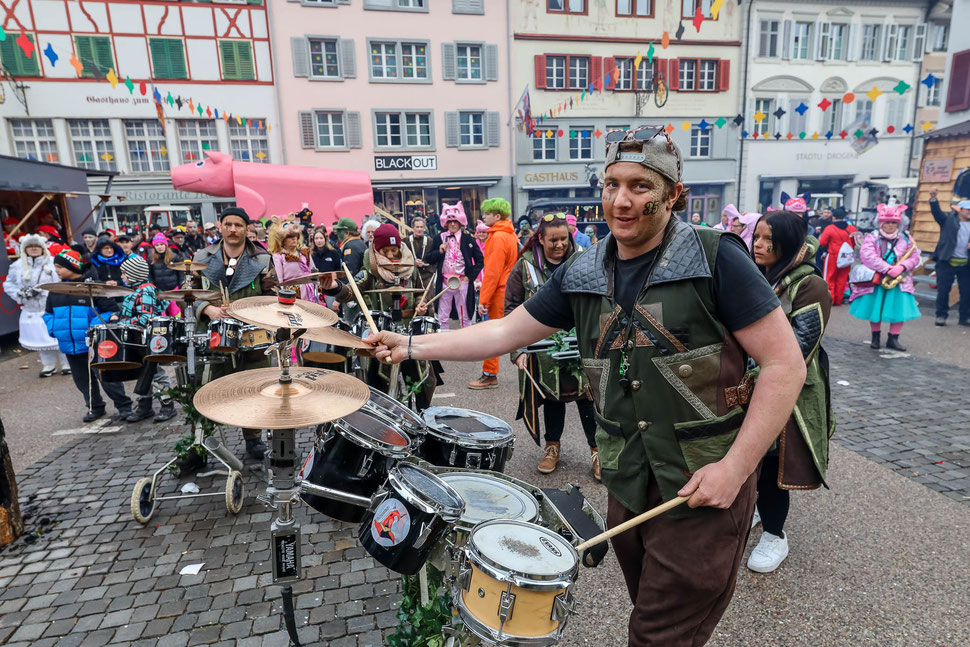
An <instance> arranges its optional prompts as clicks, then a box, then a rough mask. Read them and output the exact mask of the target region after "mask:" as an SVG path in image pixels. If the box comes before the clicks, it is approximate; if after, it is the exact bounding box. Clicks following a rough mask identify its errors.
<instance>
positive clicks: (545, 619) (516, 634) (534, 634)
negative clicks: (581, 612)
mask: <svg viewBox="0 0 970 647" xmlns="http://www.w3.org/2000/svg"><path fill="white" fill-rule="evenodd" d="M578 572H579V556H578V555H577V554H576V550H575V549H574V548H573V547H572V545H571V544H570V543H569V542H567V541H566V540H565V539H563V538H562V537H560V536H559V535H557V534H556V533H554V532H552V531H551V530H548V529H546V528H542V527H541V526H537V525H535V524H531V523H525V522H522V521H510V520H504V519H496V520H494V521H486V522H485V523H482V524H479V525H478V526H475V529H474V530H472V532H471V534H470V535H469V536H468V543H467V544H466V545H465V547H464V549H463V550H462V553H461V556H460V558H459V566H458V578H457V581H456V585H455V595H454V598H455V604H456V606H457V608H458V615H459V616H460V617H461V620H462V622H463V623H464V625H465V627H466V628H467V629H468V630H469V631H471V632H472V633H473V634H475V635H476V636H478V637H479V638H480V639H482V640H483V641H487V642H489V643H490V644H499V645H525V644H527V645H530V646H533V645H534V646H537V647H538V646H547V645H557V644H559V641H560V639H561V634H562V630H563V629H564V628H565V625H566V619H567V617H568V616H569V613H570V612H571V611H572V608H573V604H574V601H573V596H572V586H573V584H574V583H575V582H576V577H577V575H578Z"/></svg>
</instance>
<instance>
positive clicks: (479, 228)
mask: <svg viewBox="0 0 970 647" xmlns="http://www.w3.org/2000/svg"><path fill="white" fill-rule="evenodd" d="M475 233H476V234H487V233H488V225H486V224H485V223H484V222H482V221H481V220H479V221H478V224H477V225H475Z"/></svg>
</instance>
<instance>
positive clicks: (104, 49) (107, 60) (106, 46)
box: [91, 36, 115, 74]
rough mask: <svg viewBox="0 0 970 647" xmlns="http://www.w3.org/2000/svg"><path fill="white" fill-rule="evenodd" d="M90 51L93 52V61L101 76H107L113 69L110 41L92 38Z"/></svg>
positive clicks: (102, 38) (101, 37) (100, 37)
mask: <svg viewBox="0 0 970 647" xmlns="http://www.w3.org/2000/svg"><path fill="white" fill-rule="evenodd" d="M92 40H93V43H92V47H91V48H92V50H94V61H95V62H96V63H97V64H98V68H99V69H100V70H101V72H102V74H107V73H108V70H109V69H111V68H113V67H114V66H115V65H114V57H113V56H112V55H111V39H110V38H107V37H103V36H99V37H96V38H93V39H92Z"/></svg>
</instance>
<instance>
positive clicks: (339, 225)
mask: <svg viewBox="0 0 970 647" xmlns="http://www.w3.org/2000/svg"><path fill="white" fill-rule="evenodd" d="M333 228H334V229H335V230H337V231H341V230H342V231H351V232H354V231H358V230H357V223H356V222H354V221H353V220H351V219H350V218H341V219H340V220H338V221H337V222H336V224H334V226H333Z"/></svg>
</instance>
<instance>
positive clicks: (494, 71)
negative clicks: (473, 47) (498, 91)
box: [485, 45, 498, 81]
mask: <svg viewBox="0 0 970 647" xmlns="http://www.w3.org/2000/svg"><path fill="white" fill-rule="evenodd" d="M485 80H486V81H498V45H486V46H485Z"/></svg>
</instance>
